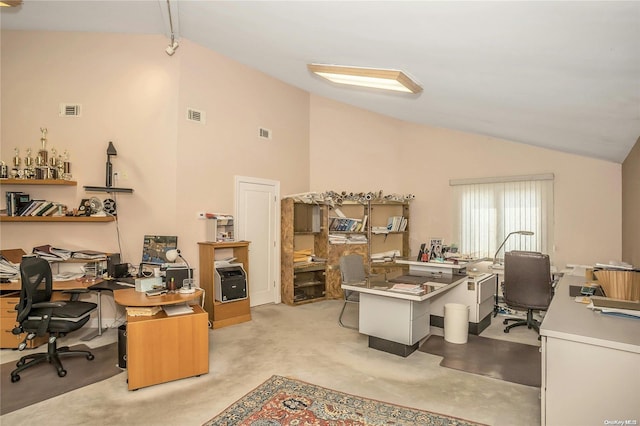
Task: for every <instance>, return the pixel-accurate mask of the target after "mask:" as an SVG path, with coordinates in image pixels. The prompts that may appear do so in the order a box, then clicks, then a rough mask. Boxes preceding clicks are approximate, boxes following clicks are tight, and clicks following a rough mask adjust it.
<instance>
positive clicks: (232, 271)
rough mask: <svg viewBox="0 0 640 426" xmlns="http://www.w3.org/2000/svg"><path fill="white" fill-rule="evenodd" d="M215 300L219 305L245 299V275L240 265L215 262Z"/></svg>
mask: <svg viewBox="0 0 640 426" xmlns="http://www.w3.org/2000/svg"><path fill="white" fill-rule="evenodd" d="M214 268H215V274H214V284H215V290H216V294H215V296H216V300H217V301H218V302H221V303H226V302H233V301H236V300H242V299H246V298H247V273H246V272H245V270H244V268H243V266H242V263H231V262H223V261H222V262H215V263H214Z"/></svg>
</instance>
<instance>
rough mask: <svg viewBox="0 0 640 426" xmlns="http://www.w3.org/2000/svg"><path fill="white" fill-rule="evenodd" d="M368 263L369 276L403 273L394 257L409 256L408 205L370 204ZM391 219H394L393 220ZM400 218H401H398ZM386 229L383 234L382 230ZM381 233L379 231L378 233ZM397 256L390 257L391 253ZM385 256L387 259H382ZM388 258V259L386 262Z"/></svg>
mask: <svg viewBox="0 0 640 426" xmlns="http://www.w3.org/2000/svg"><path fill="white" fill-rule="evenodd" d="M369 218H370V220H369V222H370V224H371V226H370V228H369V230H368V237H369V261H370V267H371V273H372V274H388V273H390V272H393V271H404V270H406V267H405V266H402V265H398V264H397V263H395V262H393V257H403V258H406V257H409V254H410V253H409V221H410V209H409V203H407V202H398V201H376V202H371V203H370V204H369ZM394 218H396V219H395V220H394ZM398 218H400V219H398ZM383 229H385V230H384V231H382V230H383ZM377 230H380V232H377ZM394 252H395V253H396V254H395V255H392V253H394ZM385 254H388V256H385ZM389 259H391V260H389Z"/></svg>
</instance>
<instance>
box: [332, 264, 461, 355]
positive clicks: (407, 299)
mask: <svg viewBox="0 0 640 426" xmlns="http://www.w3.org/2000/svg"><path fill="white" fill-rule="evenodd" d="M465 280H466V276H464V275H456V276H452V277H444V278H438V279H430V278H427V277H425V280H424V282H425V283H426V286H425V289H426V293H425V294H422V295H412V294H406V293H400V292H396V291H391V290H389V289H388V288H389V287H391V286H392V285H393V284H394V283H390V282H385V281H365V282H363V283H360V284H343V285H342V288H343V289H344V290H351V291H356V292H359V293H360V316H359V331H360V333H362V334H366V335H368V336H369V347H370V348H373V349H378V350H382V351H385V352H389V353H393V354H396V355H400V356H405V357H406V356H408V355H410V354H411V353H412V352H413V351H415V350H416V349H418V346H419V343H420V341H421V340H423V339H424V338H426V337H427V336H428V335H429V333H430V322H429V299H431V298H432V297H434V296H436V295H438V294H441V293H443V292H445V291H448V290H450V289H452V288H453V287H455V286H457V285H458V284H460V283H462V282H465Z"/></svg>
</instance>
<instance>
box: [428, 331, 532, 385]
mask: <svg viewBox="0 0 640 426" xmlns="http://www.w3.org/2000/svg"><path fill="white" fill-rule="evenodd" d="M418 350H419V351H421V352H425V353H428V354H433V355H439V356H442V357H444V358H443V360H442V362H440V365H441V366H443V367H448V368H453V369H455V370H461V371H466V372H468V373H474V374H480V375H483V376H489V377H493V378H494V379H500V380H504V381H507V382H512V383H519V384H521V385H527V386H535V387H540V383H541V380H542V378H541V354H540V347H539V346H532V345H525V344H523V343H515V342H507V341H504V340H496V339H488V338H486V337H480V336H474V335H472V334H470V335H469V339H468V341H467V343H465V344H456V343H449V342H447V341H445V340H444V338H443V337H442V336H431V337H429V338H428V339H427V341H426V342H424V343H423V344H422V346H420V348H419V349H418Z"/></svg>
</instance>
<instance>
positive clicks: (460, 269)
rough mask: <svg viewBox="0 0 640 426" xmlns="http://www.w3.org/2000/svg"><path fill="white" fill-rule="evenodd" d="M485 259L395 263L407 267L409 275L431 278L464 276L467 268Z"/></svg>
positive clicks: (398, 260)
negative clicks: (435, 276) (441, 275)
mask: <svg viewBox="0 0 640 426" xmlns="http://www.w3.org/2000/svg"><path fill="white" fill-rule="evenodd" d="M485 260H487V259H473V260H464V261H463V260H461V261H458V263H448V262H418V261H415V260H406V259H396V260H395V263H399V264H401V265H409V274H411V275H425V276H432V275H433V274H444V275H452V274H464V273H465V270H466V269H467V268H470V267H473V266H474V265H476V264H478V263H480V262H484V261H485Z"/></svg>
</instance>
